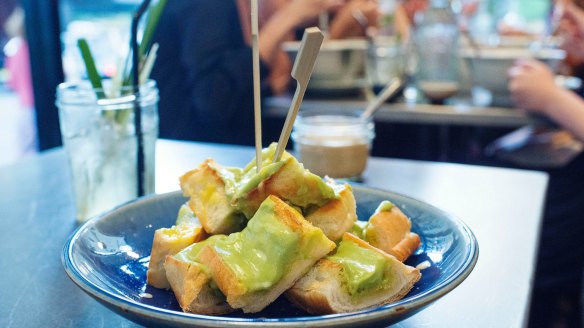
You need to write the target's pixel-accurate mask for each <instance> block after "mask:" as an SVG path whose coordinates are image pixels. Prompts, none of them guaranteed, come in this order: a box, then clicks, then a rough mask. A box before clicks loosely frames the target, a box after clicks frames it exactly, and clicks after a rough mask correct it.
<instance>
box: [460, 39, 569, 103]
mask: <svg viewBox="0 0 584 328" xmlns="http://www.w3.org/2000/svg"><path fill="white" fill-rule="evenodd" d="M461 57H462V58H464V59H466V60H468V61H469V63H470V67H471V69H472V71H473V76H474V85H475V86H478V87H483V88H485V89H487V90H489V91H490V92H491V93H492V95H493V105H496V106H506V107H509V106H512V105H513V104H512V101H511V95H510V94H509V90H508V89H507V81H508V78H507V71H508V70H509V68H511V67H512V66H513V64H514V63H515V61H516V60H518V59H521V58H534V59H538V60H540V61H542V62H544V63H546V64H547V65H548V66H549V67H550V68H551V69H552V70H555V69H556V68H557V66H558V64H559V63H560V61H562V60H563V59H564V58H565V57H566V53H565V52H564V51H563V50H560V49H553V48H541V49H538V50H534V49H528V48H513V47H498V48H481V49H480V51H479V53H477V51H476V50H474V49H469V48H464V49H463V50H462V51H461Z"/></svg>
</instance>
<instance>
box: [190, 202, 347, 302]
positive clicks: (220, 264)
mask: <svg viewBox="0 0 584 328" xmlns="http://www.w3.org/2000/svg"><path fill="white" fill-rule="evenodd" d="M268 198H270V199H271V200H272V201H273V202H274V204H275V207H274V211H275V214H276V215H275V217H276V218H277V219H278V220H279V221H280V222H281V223H283V224H285V225H287V226H288V227H290V228H291V229H292V230H294V231H297V232H298V233H300V235H301V237H303V236H304V234H306V233H307V232H308V231H309V230H312V229H316V228H315V227H313V226H312V225H311V224H310V223H309V222H308V221H306V220H304V219H303V218H302V215H301V214H300V213H298V212H296V210H294V209H292V208H291V207H290V206H289V205H287V204H286V203H284V202H283V201H282V200H280V199H279V198H278V197H276V196H273V195H270V196H268ZM259 237H261V236H259ZM326 241H327V242H326V243H323V244H321V245H314V247H313V248H312V249H311V250H310V253H308V254H305V256H306V257H308V258H306V259H298V260H296V261H295V262H294V263H290V265H289V268H288V270H287V271H286V272H285V273H284V276H282V278H281V279H280V281H278V282H277V283H276V284H275V285H274V286H272V287H271V288H269V289H268V290H263V291H256V292H250V291H248V290H247V288H246V287H245V286H244V285H243V284H242V283H241V282H240V281H239V279H238V278H237V276H236V275H235V273H234V272H233V271H232V270H231V269H230V268H229V266H228V265H227V264H226V263H225V262H224V261H223V258H222V257H221V256H220V255H219V254H218V253H217V251H216V250H215V248H214V247H212V246H206V247H204V248H203V249H202V250H201V253H200V254H199V259H200V260H201V262H202V263H204V264H205V265H207V267H208V268H209V269H210V271H211V273H212V275H213V279H214V280H215V282H216V283H217V286H218V287H219V289H220V290H221V291H222V292H223V294H225V296H226V297H227V302H228V303H229V304H230V305H231V306H232V307H233V308H241V309H242V310H243V311H244V312H246V313H254V312H259V311H261V310H263V309H264V308H265V307H266V306H268V305H269V304H270V303H271V302H273V301H274V300H275V299H276V298H277V297H278V296H280V295H281V294H282V293H284V292H285V291H286V290H287V289H289V288H290V287H292V285H294V283H295V281H296V280H298V279H299V278H300V277H302V276H303V275H304V274H305V273H306V272H308V270H309V269H310V267H311V266H312V265H314V263H315V262H316V261H318V260H319V259H320V258H322V257H324V256H326V255H327V254H328V253H329V252H331V251H332V250H333V249H334V248H335V244H334V243H333V242H332V241H330V240H328V239H326ZM300 243H302V241H300ZM299 245H300V244H299Z"/></svg>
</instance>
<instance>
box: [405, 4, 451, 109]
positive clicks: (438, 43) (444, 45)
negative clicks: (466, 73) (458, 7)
mask: <svg viewBox="0 0 584 328" xmlns="http://www.w3.org/2000/svg"><path fill="white" fill-rule="evenodd" d="M414 43H415V45H416V54H417V69H416V83H417V86H418V89H419V90H420V91H421V92H422V93H423V94H424V95H425V96H426V98H428V100H430V101H431V102H433V103H442V102H443V101H444V100H445V99H446V98H448V97H450V96H453V95H454V94H456V93H457V92H458V90H459V88H460V81H459V58H458V43H459V29H458V26H457V22H456V18H455V16H454V13H453V12H452V9H451V8H450V5H449V3H448V1H446V0H433V1H431V5H430V8H428V10H426V11H425V12H423V13H421V14H420V15H419V16H417V17H416V28H415V31H414Z"/></svg>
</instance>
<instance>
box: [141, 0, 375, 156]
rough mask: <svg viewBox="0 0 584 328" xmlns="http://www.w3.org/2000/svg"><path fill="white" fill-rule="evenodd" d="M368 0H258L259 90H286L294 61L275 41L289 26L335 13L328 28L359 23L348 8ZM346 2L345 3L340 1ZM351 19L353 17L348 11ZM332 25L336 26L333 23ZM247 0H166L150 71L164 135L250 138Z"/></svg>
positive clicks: (290, 34)
mask: <svg viewBox="0 0 584 328" xmlns="http://www.w3.org/2000/svg"><path fill="white" fill-rule="evenodd" d="M373 3H374V1H371V0H352V1H350V2H349V1H346V0H260V1H259V11H260V12H259V25H260V26H259V27H260V31H259V53H260V60H261V64H260V65H261V69H260V70H261V77H262V96H267V95H270V94H278V93H282V92H284V91H286V90H288V86H289V82H290V72H291V68H292V64H291V62H290V60H289V58H288V57H287V56H286V54H285V53H284V52H283V51H282V49H281V46H282V43H283V42H284V41H287V40H292V39H293V38H294V36H295V32H296V31H297V30H299V29H302V28H303V27H306V26H308V25H313V26H314V25H317V24H318V23H317V22H318V16H319V14H320V13H321V12H324V11H329V12H332V13H333V15H335V16H337V18H338V19H339V20H341V19H342V20H347V21H346V23H347V24H349V23H350V24H352V25H351V26H352V27H351V28H348V29H344V26H343V25H344V24H340V23H337V21H336V19H334V18H333V20H332V21H331V28H330V33H331V34H334V36H335V37H342V36H344V34H345V33H344V32H343V31H341V30H345V31H346V32H347V33H348V32H351V33H353V32H355V30H356V29H359V30H364V29H365V28H364V27H362V26H360V24H359V22H353V21H351V19H349V17H348V13H352V12H357V10H359V13H361V14H362V15H363V16H364V17H366V19H367V20H369V18H367V16H371V19H372V20H371V21H373V16H372V15H373V13H372V10H371V7H372V4H373ZM344 5H346V6H347V8H343V6H344ZM353 20H355V18H354V17H353ZM337 24H338V25H337ZM250 31H251V28H250V1H249V0H215V1H205V0H173V1H169V2H168V5H167V7H166V8H165V11H164V13H163V14H162V17H161V20H160V23H159V25H158V28H157V32H156V35H155V37H154V42H158V43H159V45H160V48H159V52H158V59H157V64H156V65H155V67H154V70H153V72H152V78H153V79H154V80H156V81H157V83H158V88H159V91H160V102H159V116H160V136H161V137H162V138H171V139H182V140H196V141H210V142H220V143H233V144H248V145H252V144H253V136H254V134H253V89H252V88H253V84H252V50H251V47H250V45H251V32H250Z"/></svg>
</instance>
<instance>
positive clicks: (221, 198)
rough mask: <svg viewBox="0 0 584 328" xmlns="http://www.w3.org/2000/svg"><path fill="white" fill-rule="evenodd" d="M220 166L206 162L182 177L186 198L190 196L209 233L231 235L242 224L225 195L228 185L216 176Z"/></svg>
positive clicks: (181, 183)
mask: <svg viewBox="0 0 584 328" xmlns="http://www.w3.org/2000/svg"><path fill="white" fill-rule="evenodd" d="M218 167H220V165H219V164H217V163H216V162H215V161H213V160H212V159H207V160H206V161H204V162H203V163H201V165H199V167H198V168H196V169H194V170H191V171H189V172H187V173H185V174H184V175H183V176H181V177H180V186H181V189H182V190H183V195H185V196H187V197H190V199H189V202H188V205H189V207H190V208H191V210H192V211H193V212H194V213H195V215H196V216H197V218H198V219H199V221H201V225H203V228H205V231H207V233H209V234H212V235H215V234H229V233H231V232H235V231H239V230H240V228H241V221H240V219H239V218H238V215H237V213H236V210H235V208H234V207H233V206H232V205H231V200H230V198H229V197H228V196H227V194H226V192H225V182H224V181H223V179H222V178H221V176H220V175H219V174H218V173H217V168H218Z"/></svg>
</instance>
